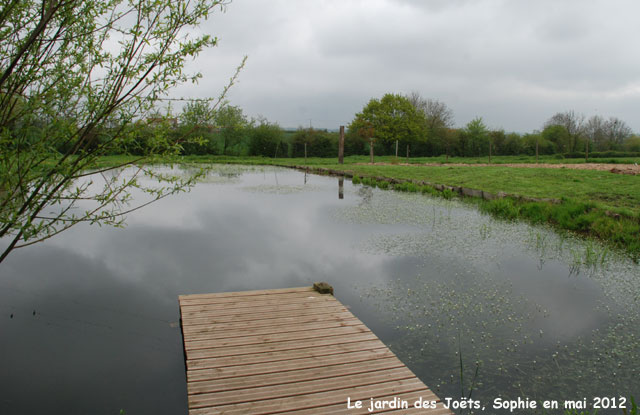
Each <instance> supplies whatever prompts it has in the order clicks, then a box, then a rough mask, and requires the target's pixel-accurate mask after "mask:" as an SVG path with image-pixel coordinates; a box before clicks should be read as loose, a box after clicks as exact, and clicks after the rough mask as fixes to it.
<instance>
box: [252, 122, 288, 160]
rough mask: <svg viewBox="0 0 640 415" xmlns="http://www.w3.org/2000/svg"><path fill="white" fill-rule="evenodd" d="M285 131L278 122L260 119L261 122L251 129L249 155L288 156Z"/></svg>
mask: <svg viewBox="0 0 640 415" xmlns="http://www.w3.org/2000/svg"><path fill="white" fill-rule="evenodd" d="M283 139H284V132H283V131H282V128H280V126H279V125H278V124H275V123H273V124H272V123H269V122H268V121H267V120H264V119H262V120H260V121H259V124H258V125H257V126H255V127H253V128H251V129H250V131H249V155H251V156H266V157H277V156H278V154H279V155H280V157H286V156H287V149H286V148H285V145H286V144H285V143H284V141H283Z"/></svg>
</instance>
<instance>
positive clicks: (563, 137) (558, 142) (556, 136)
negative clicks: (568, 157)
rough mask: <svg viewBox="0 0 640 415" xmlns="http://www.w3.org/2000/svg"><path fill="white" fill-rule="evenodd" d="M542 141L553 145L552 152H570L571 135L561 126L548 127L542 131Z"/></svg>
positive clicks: (552, 125)
mask: <svg viewBox="0 0 640 415" xmlns="http://www.w3.org/2000/svg"><path fill="white" fill-rule="evenodd" d="M541 135H542V139H543V140H544V141H548V142H550V143H553V146H554V152H556V151H557V152H570V151H571V150H570V149H571V134H570V133H569V131H567V129H566V127H565V126H563V125H555V124H551V125H548V126H547V127H546V128H545V129H544V130H543V131H542V134H541Z"/></svg>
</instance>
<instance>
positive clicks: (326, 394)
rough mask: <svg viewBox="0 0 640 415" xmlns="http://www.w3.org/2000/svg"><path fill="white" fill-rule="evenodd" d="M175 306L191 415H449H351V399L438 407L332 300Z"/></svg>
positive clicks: (205, 301)
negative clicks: (426, 403) (427, 402)
mask: <svg viewBox="0 0 640 415" xmlns="http://www.w3.org/2000/svg"><path fill="white" fill-rule="evenodd" d="M179 302H180V312H181V321H182V331H183V340H184V349H185V356H186V366H187V389H188V403H189V413H190V415H198V414H205V413H206V414H222V413H224V414H274V413H288V414H294V413H295V414H299V415H301V414H313V413H323V414H324V413H326V414H332V413H335V414H338V413H349V414H351V413H354V414H355V413H362V414H364V413H383V412H384V413H398V414H400V413H424V414H429V415H436V414H451V412H450V411H448V410H446V409H445V408H443V407H442V405H440V407H438V408H436V409H422V408H413V407H411V408H409V409H403V410H402V411H395V410H393V408H391V409H390V408H385V409H384V410H380V411H377V410H376V411H373V412H369V411H368V407H367V408H362V410H359V411H357V412H353V411H352V410H349V411H347V406H346V405H347V399H351V400H362V401H365V405H364V406H366V404H367V403H368V402H369V401H370V399H371V398H376V399H383V400H391V399H393V398H394V397H397V398H398V399H405V398H406V399H407V400H410V399H414V400H417V399H418V398H420V397H422V398H423V399H427V400H438V398H437V396H436V395H435V394H433V393H432V392H431V391H430V390H429V389H428V388H427V387H426V386H425V385H424V384H423V383H422V382H421V381H420V380H419V379H418V378H416V377H415V375H414V374H413V373H412V372H411V371H410V370H409V369H407V368H406V366H405V365H404V364H403V363H402V362H400V360H398V359H397V357H396V356H395V355H394V354H393V353H392V352H391V351H390V350H389V349H388V348H387V347H386V346H385V345H384V344H383V343H382V342H381V341H380V340H379V339H378V338H377V337H376V336H375V335H374V334H373V333H371V331H370V330H369V329H368V328H367V327H366V326H365V325H364V324H362V322H360V320H358V319H357V318H356V317H355V316H353V314H351V313H350V312H349V311H348V310H347V308H346V307H344V306H343V305H342V304H341V303H340V302H339V301H337V300H336V299H335V298H334V297H333V296H332V295H329V294H319V293H317V292H315V291H312V289H311V288H309V287H302V288H292V289H278V290H257V291H247V292H236V293H216V294H196V295H187V296H180V297H179ZM385 397H386V398H388V399H384V398H385ZM411 404H413V402H412V403H411Z"/></svg>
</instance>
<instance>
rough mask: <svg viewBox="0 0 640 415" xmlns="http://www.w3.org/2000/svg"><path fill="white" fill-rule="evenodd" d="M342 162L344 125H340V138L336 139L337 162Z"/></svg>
mask: <svg viewBox="0 0 640 415" xmlns="http://www.w3.org/2000/svg"><path fill="white" fill-rule="evenodd" d="M343 163H344V125H341V126H340V140H339V141H338V164H343Z"/></svg>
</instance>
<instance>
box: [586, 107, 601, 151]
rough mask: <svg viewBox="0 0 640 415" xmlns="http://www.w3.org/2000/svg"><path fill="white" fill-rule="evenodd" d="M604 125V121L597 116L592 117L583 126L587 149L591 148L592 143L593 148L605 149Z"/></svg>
mask: <svg viewBox="0 0 640 415" xmlns="http://www.w3.org/2000/svg"><path fill="white" fill-rule="evenodd" d="M605 124H606V121H605V120H604V118H602V117H601V116H599V115H594V116H593V117H591V118H589V120H588V121H587V123H586V124H585V126H584V135H585V138H586V139H587V148H586V149H585V150H586V151H588V150H587V149H588V148H589V147H591V143H593V147H594V148H595V149H596V150H598V151H601V150H604V147H605V141H606V139H605V131H604V130H605Z"/></svg>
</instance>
